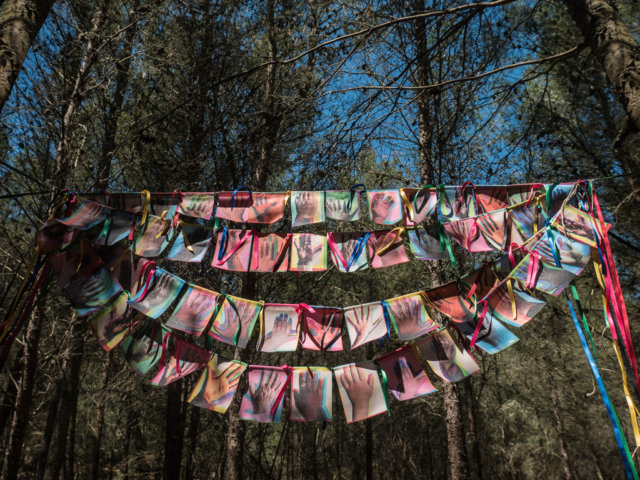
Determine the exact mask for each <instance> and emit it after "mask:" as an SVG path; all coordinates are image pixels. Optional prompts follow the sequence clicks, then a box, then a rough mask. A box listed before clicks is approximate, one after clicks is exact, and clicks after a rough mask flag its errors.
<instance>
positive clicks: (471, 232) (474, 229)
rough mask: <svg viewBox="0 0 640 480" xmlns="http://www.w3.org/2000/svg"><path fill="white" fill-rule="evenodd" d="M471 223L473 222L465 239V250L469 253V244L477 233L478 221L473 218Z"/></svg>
mask: <svg viewBox="0 0 640 480" xmlns="http://www.w3.org/2000/svg"><path fill="white" fill-rule="evenodd" d="M471 221H472V222H473V225H472V226H471V228H470V229H469V236H468V237H467V250H469V251H471V242H472V241H473V240H474V239H475V237H476V234H477V233H478V232H479V229H478V221H477V220H476V219H475V218H473V219H472V220H471Z"/></svg>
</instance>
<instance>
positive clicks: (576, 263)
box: [533, 226, 591, 275]
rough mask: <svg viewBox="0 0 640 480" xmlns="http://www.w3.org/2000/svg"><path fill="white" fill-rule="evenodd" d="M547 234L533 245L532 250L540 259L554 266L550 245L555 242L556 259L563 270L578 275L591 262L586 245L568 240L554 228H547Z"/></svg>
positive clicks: (589, 249)
mask: <svg viewBox="0 0 640 480" xmlns="http://www.w3.org/2000/svg"><path fill="white" fill-rule="evenodd" d="M547 232H548V233H546V234H545V235H544V236H542V238H541V239H540V240H539V241H538V243H536V244H535V246H534V247H533V250H534V251H536V252H538V253H539V254H540V259H544V260H546V261H547V262H548V263H549V264H552V265H555V264H556V263H555V260H554V257H553V252H552V250H551V249H552V243H553V241H555V247H556V249H557V254H558V259H559V261H560V265H561V266H562V268H563V269H565V270H568V271H570V272H571V273H573V274H574V275H580V274H581V273H582V271H583V270H584V269H585V268H586V266H587V265H588V264H589V261H590V260H591V247H590V246H589V245H587V244H586V243H581V242H579V241H575V240H570V239H568V238H567V237H566V236H564V235H563V234H562V233H560V231H559V230H558V229H556V228H555V227H552V226H550V227H547Z"/></svg>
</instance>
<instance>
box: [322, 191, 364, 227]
mask: <svg viewBox="0 0 640 480" xmlns="http://www.w3.org/2000/svg"><path fill="white" fill-rule="evenodd" d="M350 199H351V202H350V201H349V200H350ZM324 209H325V213H326V216H327V217H328V218H333V219H334V220H342V221H344V222H352V221H354V220H359V219H360V192H358V191H356V190H354V191H353V192H349V191H348V190H333V191H332V190H329V191H327V192H325V202H324Z"/></svg>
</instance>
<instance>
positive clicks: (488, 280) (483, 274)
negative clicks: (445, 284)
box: [460, 263, 499, 300]
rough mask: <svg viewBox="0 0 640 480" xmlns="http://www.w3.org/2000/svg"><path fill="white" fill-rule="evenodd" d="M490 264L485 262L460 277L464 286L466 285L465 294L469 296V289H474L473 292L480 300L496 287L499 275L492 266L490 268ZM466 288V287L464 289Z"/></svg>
mask: <svg viewBox="0 0 640 480" xmlns="http://www.w3.org/2000/svg"><path fill="white" fill-rule="evenodd" d="M489 267H490V264H488V263H487V264H485V266H484V267H481V268H479V269H478V270H475V271H473V272H471V273H469V274H467V275H464V276H463V277H461V278H460V283H461V284H462V286H463V287H466V288H467V290H466V292H465V294H464V295H465V296H469V291H470V290H471V289H473V294H474V295H475V296H476V298H477V299H478V300H482V299H483V298H484V297H485V296H486V295H487V294H488V293H489V292H490V291H491V290H493V288H494V287H496V286H497V285H498V283H499V280H498V277H497V275H496V274H495V273H494V271H493V269H492V268H489ZM463 290H464V289H463Z"/></svg>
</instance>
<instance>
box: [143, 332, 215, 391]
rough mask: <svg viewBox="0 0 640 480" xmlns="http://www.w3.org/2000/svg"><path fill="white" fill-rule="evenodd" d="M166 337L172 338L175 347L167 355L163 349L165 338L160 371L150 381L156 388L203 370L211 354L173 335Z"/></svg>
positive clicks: (165, 340)
mask: <svg viewBox="0 0 640 480" xmlns="http://www.w3.org/2000/svg"><path fill="white" fill-rule="evenodd" d="M168 336H170V337H174V339H175V346H174V348H173V351H172V352H171V355H168V354H167V352H166V349H165V347H166V345H167V340H168V339H167V337H165V338H164V343H163V351H162V356H161V357H160V370H159V371H158V374H157V375H156V376H155V377H154V378H153V380H151V384H152V385H156V386H158V387H164V386H165V385H169V384H170V383H171V382H175V381H176V380H179V379H181V378H183V377H186V376H187V375H190V374H192V373H193V372H197V371H198V370H200V369H201V368H204V366H205V365H206V364H207V362H208V361H209V357H210V356H211V353H209V352H208V351H207V350H205V349H204V348H200V347H198V346H197V345H194V344H193V343H191V342H187V341H186V340H183V339H181V338H180V337H178V336H177V335H175V334H173V333H171V334H169V335H168ZM163 361H165V363H163Z"/></svg>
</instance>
